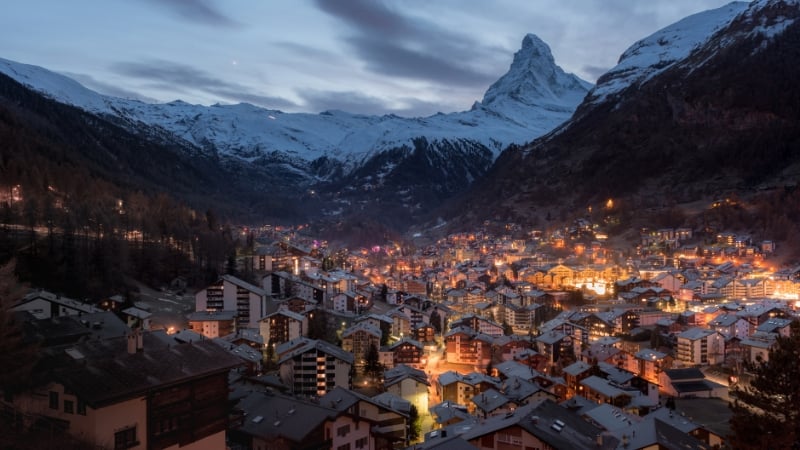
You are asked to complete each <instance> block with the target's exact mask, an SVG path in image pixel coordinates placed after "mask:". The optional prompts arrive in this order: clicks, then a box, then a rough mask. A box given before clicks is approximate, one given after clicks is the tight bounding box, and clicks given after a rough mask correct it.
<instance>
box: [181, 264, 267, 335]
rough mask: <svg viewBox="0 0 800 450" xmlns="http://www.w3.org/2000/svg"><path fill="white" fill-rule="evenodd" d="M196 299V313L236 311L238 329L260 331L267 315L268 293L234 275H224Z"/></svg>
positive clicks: (196, 295)
mask: <svg viewBox="0 0 800 450" xmlns="http://www.w3.org/2000/svg"><path fill="white" fill-rule="evenodd" d="M194 298H195V310H196V311H236V327H237V328H254V329H258V321H259V320H261V318H262V317H264V316H265V315H266V314H267V293H266V291H265V290H264V289H261V288H260V287H258V286H254V285H252V284H250V283H247V282H246V281H243V280H240V279H239V278H236V277H234V276H232V275H223V276H222V277H220V279H219V280H217V282H216V283H214V284H212V285H211V286H208V287H206V288H204V289H201V290H199V291H197V293H195V295H194Z"/></svg>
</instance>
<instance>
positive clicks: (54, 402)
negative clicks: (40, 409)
mask: <svg viewBox="0 0 800 450" xmlns="http://www.w3.org/2000/svg"><path fill="white" fill-rule="evenodd" d="M50 409H58V392H55V391H50Z"/></svg>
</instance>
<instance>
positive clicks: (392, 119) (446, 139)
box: [0, 35, 591, 220]
mask: <svg viewBox="0 0 800 450" xmlns="http://www.w3.org/2000/svg"><path fill="white" fill-rule="evenodd" d="M0 72H3V73H6V74H7V75H9V76H10V77H12V78H14V79H15V80H17V81H19V82H21V83H23V84H25V85H27V86H30V87H31V88H33V89H35V90H37V91H39V92H42V93H44V94H45V95H47V96H49V97H51V98H53V99H55V100H57V101H59V102H62V103H67V104H70V105H73V106H76V107H78V108H81V109H84V110H86V111H88V112H91V113H94V114H98V115H100V116H102V117H104V118H106V119H109V120H112V121H113V122H115V123H117V124H119V125H121V126H123V127H126V128H128V129H130V130H137V132H140V133H141V132H142V130H147V131H146V133H147V134H149V135H151V136H153V137H154V138H158V137H159V136H161V137H163V136H164V135H165V134H169V135H171V136H170V137H169V139H170V140H175V139H178V140H181V141H184V142H185V143H187V145H189V146H193V147H194V148H195V149H196V150H195V151H197V152H200V153H202V154H204V155H206V156H208V157H211V158H215V159H217V160H219V161H220V164H222V165H224V166H225V167H227V168H228V169H231V172H232V173H239V174H242V176H244V174H246V175H247V176H249V177H253V179H252V180H245V179H242V180H240V181H241V182H243V183H250V184H252V185H254V186H260V187H262V188H263V189H265V190H267V191H268V192H269V195H289V196H291V195H293V194H292V193H308V192H314V193H315V195H317V196H322V197H323V198H324V201H323V202H322V204H324V205H325V206H322V207H320V209H319V210H318V211H316V212H317V213H321V214H323V215H339V214H343V213H345V212H346V211H348V210H353V209H356V210H362V209H365V208H367V207H373V206H376V207H379V208H385V207H386V206H387V205H386V204H385V203H386V202H388V203H389V204H391V205H392V207H393V208H394V207H396V208H398V209H396V210H394V211H395V213H396V214H397V215H398V216H414V215H415V214H417V213H419V212H420V211H424V210H428V209H430V208H433V207H435V206H437V205H438V204H439V203H440V202H441V201H442V200H444V199H446V198H449V197H451V196H453V195H455V194H456V193H459V192H462V191H463V190H464V189H466V188H467V187H468V186H469V185H470V184H471V183H472V182H473V181H474V180H476V179H478V178H480V177H482V176H483V175H484V173H485V172H486V170H487V169H488V168H489V167H490V165H491V164H492V162H493V161H494V159H495V158H496V157H497V155H498V154H499V153H500V152H501V151H502V150H503V149H504V148H505V147H507V146H508V145H510V144H522V143H525V142H529V141H531V140H533V139H535V138H537V137H539V136H541V135H543V134H545V133H547V132H549V131H550V130H552V129H553V128H555V127H556V126H558V125H559V124H561V123H563V122H564V121H565V120H567V119H568V118H569V117H570V116H571V115H572V113H573V111H574V110H575V108H576V107H577V105H578V104H579V103H580V101H581V100H582V99H583V97H584V96H585V95H586V93H587V92H588V91H589V89H590V88H591V84H589V83H586V82H584V81H582V80H580V79H578V78H577V77H575V76H574V75H570V74H566V73H564V71H563V70H561V68H560V67H558V66H557V65H556V64H555V61H554V59H553V56H552V54H551V53H550V49H549V48H548V47H547V45H546V44H544V43H543V42H542V41H541V40H539V38H537V37H536V36H534V35H528V36H526V37H525V38H524V40H523V45H522V48H521V49H520V50H519V51H518V52H517V53H516V54H515V57H514V62H513V64H512V65H511V68H510V69H509V71H508V73H507V74H506V75H504V76H503V77H502V78H501V79H500V80H498V81H497V82H496V83H495V84H494V85H492V86H491V88H489V90H488V91H487V93H486V96H485V97H484V99H483V101H482V102H480V103H477V102H476V104H475V106H474V107H473V108H472V109H471V110H470V111H464V112H458V113H451V114H437V115H434V116H430V117H424V118H402V117H397V116H393V115H385V116H364V115H356V114H350V113H347V112H342V111H327V112H323V113H320V114H288V113H283V112H281V111H275V110H266V109H263V108H259V107H256V106H253V105H248V104H239V105H213V106H201V105H190V104H187V103H185V102H182V101H175V102H171V103H166V104H147V103H142V102H140V101H135V100H127V99H120V98H114V97H108V96H103V95H100V94H98V93H96V92H93V91H91V90H88V89H86V88H84V87H83V86H81V85H80V84H78V83H76V82H75V81H73V80H71V79H69V78H66V77H64V76H61V75H58V74H55V73H52V72H49V71H47V70H45V69H42V68H39V67H34V66H29V65H25V64H19V63H15V62H12V61H7V60H1V59H0ZM379 203H380V204H379ZM356 205H357V206H356ZM406 220H408V219H406Z"/></svg>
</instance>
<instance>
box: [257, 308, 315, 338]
mask: <svg viewBox="0 0 800 450" xmlns="http://www.w3.org/2000/svg"><path fill="white" fill-rule="evenodd" d="M259 327H260V329H261V336H263V337H264V339H265V340H266V342H267V345H269V344H276V345H277V344H280V343H281V342H288V341H291V340H292V339H297V338H299V337H300V336H304V335H305V334H306V333H307V332H308V318H307V317H306V316H304V315H302V314H298V313H295V312H292V311H289V310H288V309H279V310H278V311H275V312H274V313H272V314H268V315H267V316H266V317H264V318H263V319H261V321H260V324H259Z"/></svg>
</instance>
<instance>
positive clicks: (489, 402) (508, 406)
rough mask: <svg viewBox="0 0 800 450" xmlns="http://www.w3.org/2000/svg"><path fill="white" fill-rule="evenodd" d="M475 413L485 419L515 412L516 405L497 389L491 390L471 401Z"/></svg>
mask: <svg viewBox="0 0 800 450" xmlns="http://www.w3.org/2000/svg"><path fill="white" fill-rule="evenodd" d="M470 402H472V406H473V408H474V409H475V412H476V413H477V414H478V415H479V416H481V417H483V418H486V417H491V416H497V415H500V414H503V415H504V414H506V413H508V412H511V411H513V409H514V408H515V406H514V404H513V403H512V402H511V401H510V400H509V399H508V397H506V396H505V395H503V394H501V393H500V392H498V391H497V390H495V389H492V388H489V389H487V390H486V391H484V392H481V393H480V394H478V395H475V396H474V397H472V398H471V399H470Z"/></svg>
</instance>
